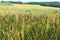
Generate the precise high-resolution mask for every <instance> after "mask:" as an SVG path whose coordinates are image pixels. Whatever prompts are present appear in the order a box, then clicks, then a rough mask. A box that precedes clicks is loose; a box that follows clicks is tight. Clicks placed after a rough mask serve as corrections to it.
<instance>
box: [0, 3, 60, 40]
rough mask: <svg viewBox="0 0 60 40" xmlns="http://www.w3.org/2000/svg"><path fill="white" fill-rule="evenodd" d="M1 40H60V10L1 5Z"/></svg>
mask: <svg viewBox="0 0 60 40" xmlns="http://www.w3.org/2000/svg"><path fill="white" fill-rule="evenodd" d="M0 40H60V8H55V7H46V6H40V5H28V4H13V5H9V6H7V5H0Z"/></svg>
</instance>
